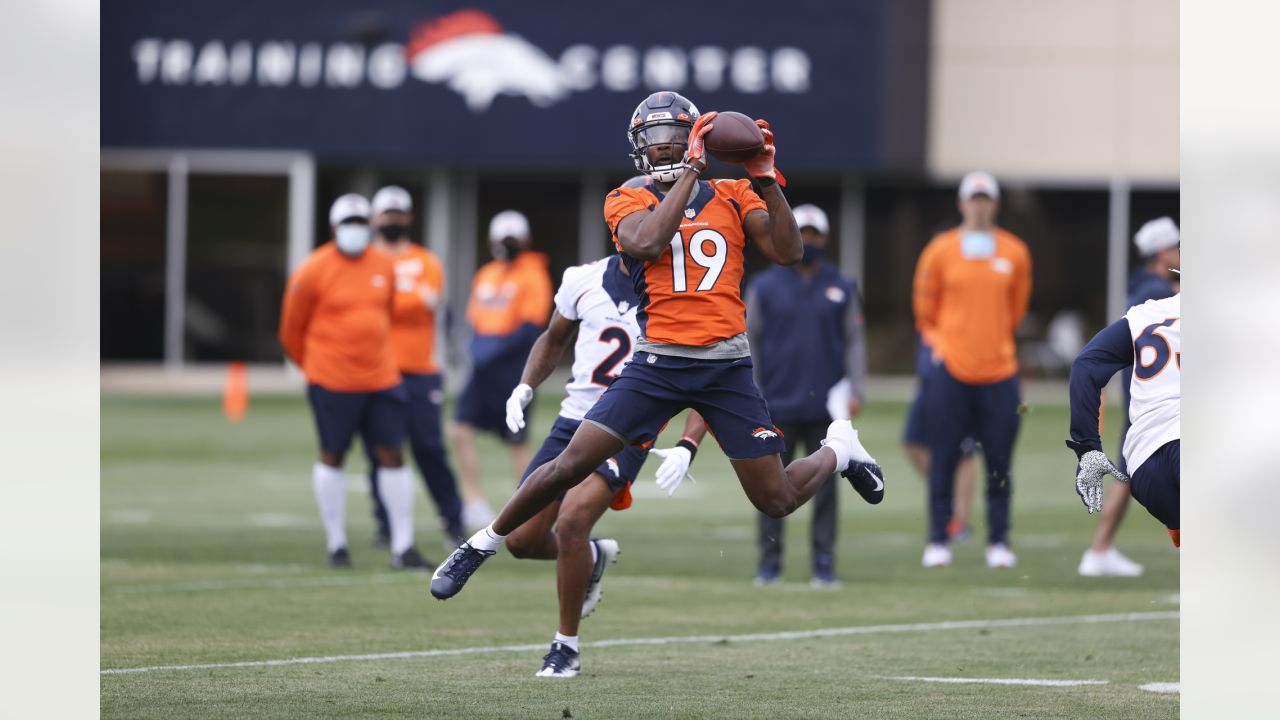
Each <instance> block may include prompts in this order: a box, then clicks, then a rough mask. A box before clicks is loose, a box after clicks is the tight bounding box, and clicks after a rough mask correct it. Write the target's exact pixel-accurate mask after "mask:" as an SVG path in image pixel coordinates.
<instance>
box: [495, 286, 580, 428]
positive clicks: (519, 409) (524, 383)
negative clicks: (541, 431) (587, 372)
mask: <svg viewBox="0 0 1280 720" xmlns="http://www.w3.org/2000/svg"><path fill="white" fill-rule="evenodd" d="M577 328H578V323H577V321H574V320H570V319H568V318H566V317H565V316H563V315H561V314H560V313H559V312H558V311H557V312H554V313H552V315H551V322H550V323H549V324H548V325H547V329H546V330H543V331H542V334H541V335H539V336H538V339H537V340H536V341H535V342H534V343H533V349H531V350H530V351H529V359H528V360H526V361H525V363H524V372H523V373H522V374H521V375H520V384H519V385H517V386H516V388H515V390H512V391H511V396H510V397H508V398H507V429H508V430H510V431H511V432H513V433H518V432H520V431H521V430H522V429H524V409H525V408H527V407H529V403H530V402H532V401H533V389H534V388H536V387H538V386H539V385H541V384H542V383H543V381H545V380H546V379H547V377H548V376H550V375H551V371H552V370H554V369H555V367H556V364H557V363H559V362H560V358H561V357H562V356H563V355H564V349H565V348H566V347H568V346H569V343H571V342H573V334H574V331H575V330H577Z"/></svg>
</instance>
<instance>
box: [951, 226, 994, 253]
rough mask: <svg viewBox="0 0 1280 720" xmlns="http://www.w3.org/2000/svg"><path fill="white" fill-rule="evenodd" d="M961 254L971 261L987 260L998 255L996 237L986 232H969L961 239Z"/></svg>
mask: <svg viewBox="0 0 1280 720" xmlns="http://www.w3.org/2000/svg"><path fill="white" fill-rule="evenodd" d="M960 253H961V255H963V256H964V257H965V258H967V259H969V260H985V259H987V258H989V257H991V256H992V255H994V254H995V253H996V236H995V235H992V234H991V233H989V232H987V231H986V230H968V231H966V232H965V233H964V235H963V236H961V238H960Z"/></svg>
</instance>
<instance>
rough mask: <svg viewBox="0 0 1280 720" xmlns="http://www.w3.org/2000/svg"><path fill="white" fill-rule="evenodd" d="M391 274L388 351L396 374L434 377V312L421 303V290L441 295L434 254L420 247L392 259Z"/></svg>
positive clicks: (440, 276)
mask: <svg viewBox="0 0 1280 720" xmlns="http://www.w3.org/2000/svg"><path fill="white" fill-rule="evenodd" d="M392 263H393V266H394V270H395V278H396V282H395V288H396V292H395V299H394V304H393V306H392V310H391V349H392V352H393V353H394V354H395V358H396V366H397V367H399V368H400V372H403V373H414V374H419V375H435V374H438V373H439V372H440V367H439V365H437V364H436V312H435V310H432V309H430V308H428V307H427V305H426V303H425V302H423V299H422V290H423V288H424V286H425V287H426V288H429V289H430V291H431V292H434V293H435V294H436V295H437V296H441V297H442V296H443V295H444V270H443V269H442V268H441V267H440V261H439V260H438V259H437V258H436V256H435V253H432V252H431V251H430V250H428V249H426V248H424V247H422V246H420V245H412V244H411V245H409V248H408V250H406V251H405V252H404V253H402V254H399V255H393V256H392Z"/></svg>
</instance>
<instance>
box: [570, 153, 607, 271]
mask: <svg viewBox="0 0 1280 720" xmlns="http://www.w3.org/2000/svg"><path fill="white" fill-rule="evenodd" d="M581 182H582V184H581V186H580V191H579V193H578V262H580V263H589V262H594V261H596V260H599V259H600V258H602V257H604V256H605V255H607V254H608V253H609V247H608V242H609V239H608V237H607V233H606V232H605V225H604V216H603V215H601V206H602V203H603V202H604V194H605V192H606V190H605V187H604V176H603V175H601V174H600V173H597V172H585V173H583V174H582V181H581Z"/></svg>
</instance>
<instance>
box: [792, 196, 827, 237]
mask: <svg viewBox="0 0 1280 720" xmlns="http://www.w3.org/2000/svg"><path fill="white" fill-rule="evenodd" d="M791 214H792V215H794V216H795V218H796V227H798V228H801V229H803V228H807V227H811V228H813V229H814V230H817V231H818V232H819V233H821V234H822V235H826V234H827V233H828V232H830V231H831V225H830V224H828V223H827V214H826V213H824V212H822V208H820V207H818V206H817V205H809V204H807V203H806V204H804V205H797V206H796V207H793V208H791Z"/></svg>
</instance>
